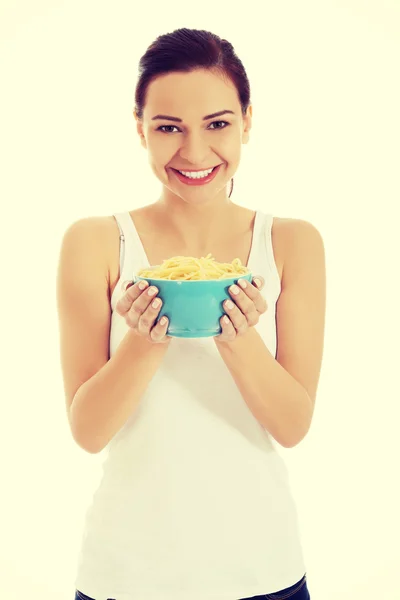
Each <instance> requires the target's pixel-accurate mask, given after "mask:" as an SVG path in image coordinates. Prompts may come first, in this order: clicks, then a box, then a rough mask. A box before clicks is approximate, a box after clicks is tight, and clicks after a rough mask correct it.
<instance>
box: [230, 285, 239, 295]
mask: <svg viewBox="0 0 400 600" xmlns="http://www.w3.org/2000/svg"><path fill="white" fill-rule="evenodd" d="M231 292H232V294H235V295H236V294H238V293H239V288H238V286H237V285H233V286H232V287H231Z"/></svg>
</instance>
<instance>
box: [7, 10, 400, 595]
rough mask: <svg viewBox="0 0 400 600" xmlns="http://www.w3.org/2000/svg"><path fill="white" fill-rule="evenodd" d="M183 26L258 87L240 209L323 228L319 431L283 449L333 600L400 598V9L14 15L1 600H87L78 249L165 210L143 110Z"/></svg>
mask: <svg viewBox="0 0 400 600" xmlns="http://www.w3.org/2000/svg"><path fill="white" fill-rule="evenodd" d="M178 27H189V28H197V29H202V28H203V29H207V30H210V31H212V32H214V33H216V34H218V35H220V36H221V37H225V38H227V39H228V40H229V41H231V43H232V44H233V45H234V48H235V50H236V52H237V54H238V55H239V57H240V58H241V60H242V62H243V63H244V66H245V68H246V70H247V73H248V76H249V79H250V84H251V92H252V94H251V95H252V103H253V128H252V131H251V135H250V142H249V144H248V145H247V146H246V145H245V146H243V150H242V152H243V153H242V160H241V165H240V168H239V170H238V172H237V174H236V176H235V188H234V192H233V195H232V200H233V201H234V202H237V203H239V204H242V205H243V206H246V207H249V208H252V209H256V208H260V209H262V210H264V211H266V212H271V213H273V214H275V215H277V216H281V217H286V216H287V217H293V218H300V219H306V220H309V221H311V222H312V223H313V224H314V225H315V226H316V227H318V229H319V230H320V232H321V234H322V236H323V239H324V242H325V249H326V259H327V317H326V333H325V350H324V359H323V366H322V372H321V379H320V385H319V389H318V396H317V401H316V409H315V415H314V420H313V424H312V427H311V430H310V432H309V434H308V436H307V437H306V438H305V440H304V441H303V442H302V443H301V444H300V445H299V446H297V447H295V448H293V449H289V450H288V449H283V448H282V450H281V452H282V454H283V455H284V457H285V458H286V460H287V464H288V467H289V469H290V474H291V480H292V485H293V491H294V494H295V496H296V500H297V506H298V510H299V514H300V520H301V529H302V534H303V545H304V551H305V557H306V562H307V566H308V569H307V573H308V585H309V589H310V592H311V596H312V600H337V599H338V598H340V600H357V599H360V600H361V599H362V600H367V599H368V600H369V599H371V600H372V599H374V600H375V599H377V598H379V599H383V598H388V599H390V600H397V599H400V581H399V575H398V573H399V571H398V567H399V564H400V551H399V546H398V540H399V538H400V519H399V513H398V506H399V505H400V494H399V484H398V478H399V476H398V473H399V458H400V456H399V455H400V452H399V435H398V430H399V418H400V409H399V401H400V393H399V375H398V373H399V360H400V357H399V349H398V340H399V316H398V310H399V309H398V306H399V300H400V298H399V293H398V288H397V281H396V280H397V277H398V259H399V257H400V252H399V250H400V248H399V242H398V230H399V229H398V218H399V211H398V204H399V199H400V194H399V192H400V184H399V165H400V151H399V139H400V117H399V112H400V111H399V107H400V90H399V64H400V63H399V59H400V5H399V3H398V2H396V0H392V1H389V0H375V1H373V0H371V1H369V2H363V1H361V0H358V1H357V0H342V1H339V0H338V1H333V0H330V1H324V2H321V1H317V0H303V2H301V3H300V2H296V1H292V2H260V3H259V4H252V3H249V2H246V3H238V5H237V6H236V7H235V6H234V5H233V4H231V3H228V2H227V1H226V2H222V3H218V2H207V1H206V2H202V3H200V4H198V5H195V4H193V3H187V2H171V3H160V5H159V6H157V5H155V4H154V3H151V2H144V3H143V2H142V3H136V2H133V1H132V2H127V1H120V2H116V3H111V2H108V3H105V2H98V1H97V2H94V1H93V0H92V1H86V2H82V1H80V2H77V1H76V0H69V2H61V1H53V2H51V1H50V0H49V1H45V0H40V1H39V0H36V1H35V2H28V1H24V2H12V1H11V0H3V1H2V5H1V12H0V31H1V48H0V49H1V57H0V60H1V63H0V68H1V71H0V81H1V87H2V91H1V97H0V102H1V107H0V109H1V110H0V119H1V122H0V130H1V135H0V138H1V155H0V160H1V171H2V173H1V177H0V186H1V189H0V194H1V206H2V209H1V220H0V225H1V231H0V240H1V258H2V272H3V280H2V293H1V302H2V314H3V319H2V327H1V333H2V336H1V337H2V350H3V354H2V361H1V365H2V375H1V388H0V389H1V420H0V424H1V425H0V426H1V430H0V451H1V455H0V456H1V487H2V494H1V500H0V502H1V504H0V506H1V512H0V532H1V534H0V535H1V545H0V597H1V598H4V599H5V598H7V600H22V599H23V600H25V599H28V598H29V600H50V599H54V598H57V600H72V598H73V597H74V587H73V579H74V575H75V567H76V560H77V553H78V546H79V541H80V536H81V532H82V528H83V517H84V514H85V511H86V508H87V505H88V503H89V502H90V499H91V497H92V494H93V491H94V489H95V486H96V485H97V482H98V478H99V474H100V467H101V462H102V460H103V455H102V454H100V455H90V454H87V453H85V452H84V451H83V450H82V449H80V448H79V447H78V446H77V445H76V444H75V442H74V441H73V439H72V436H71V434H70V431H69V428H68V423H67V418H66V413H65V401H64V396H63V385H62V378H61V370H60V364H59V346H58V322H57V313H56V296H55V289H56V287H55V277H56V269H57V262H58V253H59V247H60V242H61V237H62V235H63V233H64V231H65V229H66V228H67V227H68V226H69V225H70V224H71V223H72V222H73V221H75V220H77V219H79V218H83V217H86V216H90V215H110V214H112V213H114V212H118V211H125V210H132V209H134V208H136V207H138V206H142V205H144V204H147V203H149V202H152V201H154V200H155V199H156V198H158V195H159V193H160V189H161V187H160V186H161V184H160V182H159V181H158V180H157V179H156V178H155V176H154V175H153V173H152V171H151V169H150V166H149V165H148V161H147V155H146V151H145V150H144V149H143V148H142V147H141V145H140V143H139V137H138V136H137V133H136V127H135V122H134V119H133V116H132V110H133V105H134V89H135V85H136V77H137V65H138V62H139V59H140V56H141V55H142V54H143V53H144V52H145V50H146V48H147V47H148V45H149V44H150V43H151V42H152V41H153V40H154V39H155V38H156V37H157V36H158V35H160V34H162V33H167V32H170V31H172V30H174V29H176V28H178ZM396 288H397V289H396ZM138 600H140V599H138ZM160 600H162V599H160ZM188 600H190V599H188ZM232 600H235V599H232Z"/></svg>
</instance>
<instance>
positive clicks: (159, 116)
mask: <svg viewBox="0 0 400 600" xmlns="http://www.w3.org/2000/svg"><path fill="white" fill-rule="evenodd" d="M226 113H230V114H232V115H234V114H235V113H234V112H233V110H220V111H219V112H216V113H212V114H211V115H206V116H205V117H203V121H207V119H213V118H214V117H220V116H221V115H225V114H226ZM156 119H162V120H166V121H176V122H177V123H182V119H178V117H170V116H168V115H156V116H155V117H153V118H152V119H151V120H152V121H155V120H156Z"/></svg>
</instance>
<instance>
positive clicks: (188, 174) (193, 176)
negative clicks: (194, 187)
mask: <svg viewBox="0 0 400 600" xmlns="http://www.w3.org/2000/svg"><path fill="white" fill-rule="evenodd" d="M213 169H214V167H213V168H212V169H208V171H197V172H196V173H193V171H192V172H191V171H179V173H182V175H185V176H186V177H189V178H190V179H201V178H202V177H206V176H207V175H209V174H210V173H211V172H212V171H213Z"/></svg>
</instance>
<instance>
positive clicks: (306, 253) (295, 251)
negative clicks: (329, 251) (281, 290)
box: [272, 217, 325, 283]
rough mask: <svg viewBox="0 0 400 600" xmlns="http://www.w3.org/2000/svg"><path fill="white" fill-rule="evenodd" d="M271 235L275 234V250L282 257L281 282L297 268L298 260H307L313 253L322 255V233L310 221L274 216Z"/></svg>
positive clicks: (323, 251)
mask: <svg viewBox="0 0 400 600" xmlns="http://www.w3.org/2000/svg"><path fill="white" fill-rule="evenodd" d="M272 236H273V237H274V236H275V240H276V245H277V252H278V253H279V255H280V256H281V257H282V265H283V273H282V282H283V283H285V279H286V280H287V277H288V276H289V275H290V274H292V273H293V272H294V271H295V270H297V266H298V263H299V261H304V260H308V258H311V256H312V255H315V254H317V255H319V256H320V257H324V254H325V248H324V242H323V238H322V235H321V233H320V231H319V229H318V228H317V227H316V226H315V225H314V224H313V223H311V222H310V221H306V220H305V219H293V218H289V217H275V218H274V227H273V234H272ZM285 268H286V278H285Z"/></svg>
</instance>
